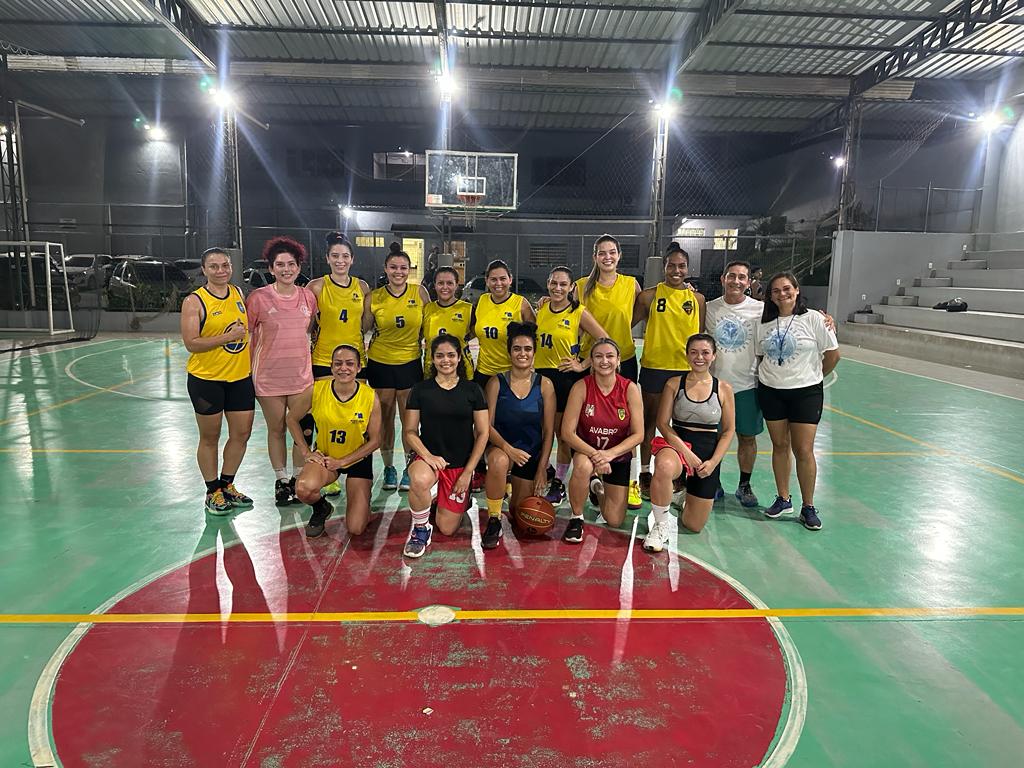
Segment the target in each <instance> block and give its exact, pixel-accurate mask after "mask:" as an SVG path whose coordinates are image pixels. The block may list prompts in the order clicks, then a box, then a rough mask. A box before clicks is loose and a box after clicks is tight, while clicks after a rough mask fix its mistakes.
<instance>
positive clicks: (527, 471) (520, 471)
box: [509, 446, 540, 480]
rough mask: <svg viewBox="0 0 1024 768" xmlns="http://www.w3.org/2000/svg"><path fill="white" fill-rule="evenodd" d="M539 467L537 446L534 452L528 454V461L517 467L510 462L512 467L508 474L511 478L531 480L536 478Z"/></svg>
mask: <svg viewBox="0 0 1024 768" xmlns="http://www.w3.org/2000/svg"><path fill="white" fill-rule="evenodd" d="M539 466H540V446H537V448H536V450H534V451H533V453H531V454H530V460H529V461H528V462H526V463H525V464H523V466H521V467H520V466H519V465H518V464H516V463H515V462H512V467H511V469H509V473H510V474H511V475H512V477H518V478H519V479H520V480H533V479H534V478H535V477H537V468H538V467H539Z"/></svg>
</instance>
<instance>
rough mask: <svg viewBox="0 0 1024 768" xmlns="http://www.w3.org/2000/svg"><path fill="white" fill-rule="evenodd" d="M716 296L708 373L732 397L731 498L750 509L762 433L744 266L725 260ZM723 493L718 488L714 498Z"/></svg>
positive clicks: (754, 308)
mask: <svg viewBox="0 0 1024 768" xmlns="http://www.w3.org/2000/svg"><path fill="white" fill-rule="evenodd" d="M721 279H722V289H723V295H722V297H721V298H718V299H715V300H714V301H709V302H708V304H707V319H706V327H707V330H708V333H710V334H712V335H713V336H714V337H715V343H716V344H717V346H718V353H717V356H716V358H715V362H714V364H713V365H712V366H711V373H712V374H713V375H714V376H717V377H718V378H719V379H721V380H722V381H727V382H729V384H731V385H732V389H733V392H734V394H735V397H736V436H737V437H738V438H739V449H738V450H737V458H738V459H739V465H740V483H739V487H737V488H736V498H737V499H739V500H740V503H741V504H742V505H743V506H744V507H756V506H757V505H758V501H757V496H755V495H754V492H753V490H751V488H750V475H751V474H752V473H753V471H754V459H755V458H757V435H759V434H761V433H762V432H763V431H764V419H763V418H761V409H760V407H758V404H757V356H756V354H755V351H756V350H755V342H756V341H757V327H758V325H760V323H761V313H762V311H763V310H764V302H761V301H758V300H757V299H753V298H751V297H750V296H748V295H747V294H746V291H747V289H748V288H749V287H750V265H749V264H748V263H747V262H745V261H730V262H729V263H728V264H726V265H725V272H723V273H722V278H721ZM724 495H725V493H724V491H722V489H721V488H719V494H718V495H716V496H715V498H716V499H720V498H722V497H723V496H724Z"/></svg>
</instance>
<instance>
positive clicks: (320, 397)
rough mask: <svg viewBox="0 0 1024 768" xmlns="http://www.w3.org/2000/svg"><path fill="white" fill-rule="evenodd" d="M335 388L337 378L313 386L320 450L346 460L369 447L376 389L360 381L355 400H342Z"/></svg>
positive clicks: (317, 440)
mask: <svg viewBox="0 0 1024 768" xmlns="http://www.w3.org/2000/svg"><path fill="white" fill-rule="evenodd" d="M333 385H334V380H333V379H321V380H319V381H316V382H314V383H313V408H312V413H313V418H314V419H315V420H316V449H317V450H318V451H320V453H323V454H326V455H327V456H330V457H331V458H332V459H344V458H345V457H346V456H348V455H350V454H352V453H355V452H356V451H358V450H359V449H360V448H361V447H362V446H363V445H365V444H366V440H367V435H366V432H367V430H368V429H369V427H370V414H371V413H373V390H372V389H371V388H370V387H369V385H367V384H363V383H361V382H356V391H355V392H354V393H353V394H352V397H350V398H349V399H348V400H342V399H340V398H339V397H338V395H337V393H335V391H334V386H333Z"/></svg>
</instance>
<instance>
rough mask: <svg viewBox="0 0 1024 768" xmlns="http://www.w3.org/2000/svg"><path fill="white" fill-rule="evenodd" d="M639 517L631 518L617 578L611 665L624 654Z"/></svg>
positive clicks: (627, 632) (631, 601) (627, 633)
mask: <svg viewBox="0 0 1024 768" xmlns="http://www.w3.org/2000/svg"><path fill="white" fill-rule="evenodd" d="M639 522H640V516H639V515H638V516H636V517H634V518H633V530H632V531H631V532H630V534H629V546H628V547H627V548H626V559H625V560H623V562H622V576H621V577H620V578H619V615H618V618H616V619H615V645H614V646H613V648H612V663H613V664H618V663H619V662H620V661H622V657H623V656H624V655H625V654H626V638H627V637H629V622H630V612H631V611H632V610H633V545H634V544H636V526H637V523H639Z"/></svg>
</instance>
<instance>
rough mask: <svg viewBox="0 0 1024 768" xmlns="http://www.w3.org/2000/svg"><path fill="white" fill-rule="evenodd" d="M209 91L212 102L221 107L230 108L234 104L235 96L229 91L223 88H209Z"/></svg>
mask: <svg viewBox="0 0 1024 768" xmlns="http://www.w3.org/2000/svg"><path fill="white" fill-rule="evenodd" d="M209 93H210V96H211V97H212V98H213V101H214V103H215V104H216V105H217V106H218V107H220V108H221V109H230V108H231V107H233V106H234V105H235V97H234V95H233V94H232V93H231V91H228V90H226V89H224V88H211V89H210V91H209Z"/></svg>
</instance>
